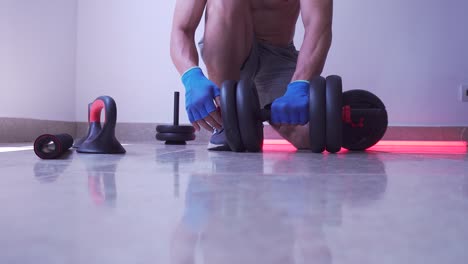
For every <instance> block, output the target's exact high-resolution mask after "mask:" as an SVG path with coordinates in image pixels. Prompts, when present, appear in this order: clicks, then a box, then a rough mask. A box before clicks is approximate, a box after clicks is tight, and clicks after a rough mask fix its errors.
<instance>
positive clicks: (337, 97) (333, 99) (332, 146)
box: [326, 75, 343, 153]
mask: <svg viewBox="0 0 468 264" xmlns="http://www.w3.org/2000/svg"><path fill="white" fill-rule="evenodd" d="M326 81H327V88H326V102H327V103H326V109H327V110H326V112H327V114H326V122H327V126H326V127H327V128H326V133H327V136H326V137H327V139H326V142H327V144H326V145H327V147H326V148H327V151H328V152H331V153H336V152H338V151H340V149H341V144H342V141H343V140H342V137H343V134H342V133H343V131H342V116H341V115H342V108H343V88H342V82H341V77H340V76H337V75H331V76H328V77H327V80H326Z"/></svg>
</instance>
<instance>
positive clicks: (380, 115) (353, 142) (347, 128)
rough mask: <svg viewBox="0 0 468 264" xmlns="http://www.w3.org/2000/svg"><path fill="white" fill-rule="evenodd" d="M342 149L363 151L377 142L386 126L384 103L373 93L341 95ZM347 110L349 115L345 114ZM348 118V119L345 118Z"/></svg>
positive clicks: (356, 91) (352, 91)
mask: <svg viewBox="0 0 468 264" xmlns="http://www.w3.org/2000/svg"><path fill="white" fill-rule="evenodd" d="M343 105H344V111H345V113H344V115H343V116H344V117H345V118H344V120H343V147H344V148H346V149H349V150H356V151H360V150H365V149H368V148H370V147H372V146H373V145H375V144H376V143H377V142H379V141H380V140H381V139H382V138H383V136H384V135H385V132H386V131H387V126H388V115H387V110H386V109H385V105H384V103H383V102H382V101H381V100H380V99H379V98H378V97H377V96H376V95H375V94H373V93H371V92H369V91H365V90H350V91H347V92H345V93H343ZM346 109H349V111H348V112H349V113H348V114H346V112H347V110H346ZM346 116H348V118H346Z"/></svg>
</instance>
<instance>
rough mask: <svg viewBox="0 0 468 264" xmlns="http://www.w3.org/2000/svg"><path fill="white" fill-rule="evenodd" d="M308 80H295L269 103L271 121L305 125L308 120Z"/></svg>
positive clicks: (281, 123)
mask: <svg viewBox="0 0 468 264" xmlns="http://www.w3.org/2000/svg"><path fill="white" fill-rule="evenodd" d="M309 86H310V85H309V82H308V81H295V82H292V83H290V84H289V85H288V88H287V90H286V93H285V94H284V95H283V96H282V97H280V98H278V99H276V100H275V101H274V102H273V104H272V105H271V121H272V123H273V124H279V125H305V124H307V122H309Z"/></svg>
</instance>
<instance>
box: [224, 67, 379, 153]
mask: <svg viewBox="0 0 468 264" xmlns="http://www.w3.org/2000/svg"><path fill="white" fill-rule="evenodd" d="M221 113H222V117H223V126H224V129H225V131H226V138H227V141H228V144H229V146H230V147H231V149H232V150H233V151H236V152H240V151H249V152H258V151H261V149H262V144H263V125H262V122H263V121H269V120H270V116H271V111H270V110H269V109H261V108H260V103H259V99H258V94H257V90H256V88H255V84H254V83H253V81H251V80H240V81H239V82H236V81H226V82H224V83H223V87H222V89H221ZM387 125H388V117H387V111H386V109H385V105H384V104H383V102H382V101H381V100H380V99H379V98H378V97H377V96H375V95H374V94H372V93H370V92H368V91H364V90H351V91H347V92H345V93H343V92H342V83H341V78H340V77H339V76H329V77H327V78H326V79H325V78H323V77H317V78H315V79H313V80H312V82H311V83H310V103H309V130H310V145H311V150H312V151H313V152H316V153H321V152H323V151H324V150H325V149H326V150H327V151H329V152H332V153H335V152H338V151H339V150H340V149H341V147H344V148H346V149H349V150H365V149H367V148H369V147H371V146H373V145H375V144H376V143H377V142H378V141H379V140H380V139H381V138H382V137H383V135H384V134H385V131H386V129H387Z"/></svg>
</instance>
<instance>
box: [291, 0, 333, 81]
mask: <svg viewBox="0 0 468 264" xmlns="http://www.w3.org/2000/svg"><path fill="white" fill-rule="evenodd" d="M301 16H302V21H303V23H304V29H305V35H304V42H303V43H302V47H301V50H300V52H299V59H298V62H297V67H296V72H295V73H294V76H293V78H292V81H296V80H310V79H311V78H312V77H314V76H317V75H320V74H321V73H322V70H323V66H324V65H325V60H326V58H327V54H328V50H329V49H330V46H331V41H332V17H333V0H301Z"/></svg>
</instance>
